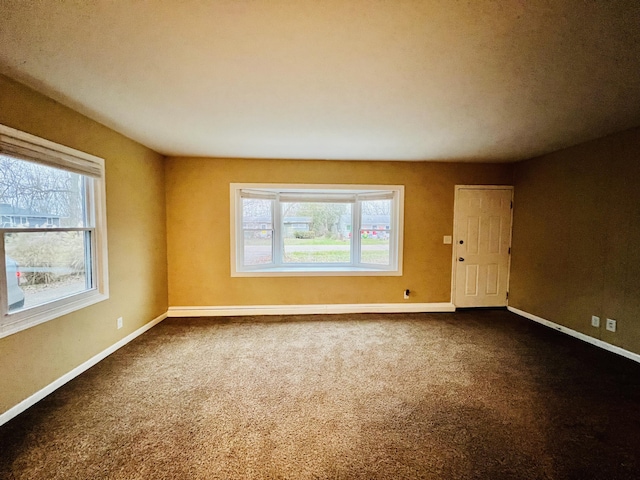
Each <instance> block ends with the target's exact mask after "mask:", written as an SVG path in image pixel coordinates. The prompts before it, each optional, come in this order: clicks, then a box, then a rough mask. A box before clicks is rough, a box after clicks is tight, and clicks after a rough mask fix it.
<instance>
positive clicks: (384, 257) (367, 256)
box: [360, 230, 391, 265]
mask: <svg viewBox="0 0 640 480" xmlns="http://www.w3.org/2000/svg"><path fill="white" fill-rule="evenodd" d="M389 233H390V232H389V231H388V230H362V231H361V232H360V249H361V255H360V261H361V262H362V263H372V264H375V265H390V262H391V256H390V252H389Z"/></svg>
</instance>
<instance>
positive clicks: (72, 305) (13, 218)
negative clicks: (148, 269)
mask: <svg viewBox="0 0 640 480" xmlns="http://www.w3.org/2000/svg"><path fill="white" fill-rule="evenodd" d="M0 222H1V223H0V250H2V252H0V337H3V336H6V335H10V334H12V333H15V332H18V331H20V330H24V329H25V328H29V327H31V326H33V325H37V324H39V323H42V322H45V321H48V320H51V319H53V318H56V317H59V316H61V315H64V314H67V313H71V312H73V311H75V310H78V309H81V308H84V307H87V306H89V305H92V304H94V303H97V302H99V301H102V300H105V299H106V298H108V274H107V243H106V242H107V231H106V211H105V186H104V160H102V159H101V158H98V157H94V156H93V155H89V154H87V153H84V152H80V151H78V150H74V149H71V148H68V147H65V146H63V145H59V144H56V143H53V142H50V141H48V140H45V139H42V138H39V137H35V136H33V135H30V134H27V133H24V132H21V131H18V130H15V129H12V128H9V127H6V126H3V125H0Z"/></svg>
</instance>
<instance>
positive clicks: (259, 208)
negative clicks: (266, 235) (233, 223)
mask: <svg viewBox="0 0 640 480" xmlns="http://www.w3.org/2000/svg"><path fill="white" fill-rule="evenodd" d="M272 204H273V200H263V199H259V198H243V199H242V228H243V229H245V230H258V229H259V230H273V209H272Z"/></svg>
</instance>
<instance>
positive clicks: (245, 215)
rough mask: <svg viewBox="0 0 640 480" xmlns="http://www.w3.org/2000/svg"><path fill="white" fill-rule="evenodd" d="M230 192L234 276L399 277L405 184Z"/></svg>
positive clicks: (255, 187) (250, 187)
mask: <svg viewBox="0 0 640 480" xmlns="http://www.w3.org/2000/svg"><path fill="white" fill-rule="evenodd" d="M230 193H231V209H232V212H231V219H232V225H231V252H232V255H231V257H232V258H231V274H232V276H298V275H300V276H302V275H308V276H313V275H401V274H402V225H403V207H404V187H403V186H397V185H357V186H352V185H345V186H341V185H273V184H231V187H230ZM257 218H259V219H260V220H261V222H260V223H261V224H260V228H256V222H255V219H257ZM263 227H266V228H263ZM353 232H358V233H356V234H355V235H354V234H353Z"/></svg>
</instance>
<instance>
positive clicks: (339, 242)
mask: <svg viewBox="0 0 640 480" xmlns="http://www.w3.org/2000/svg"><path fill="white" fill-rule="evenodd" d="M351 205H352V204H350V203H328V202H326V203H325V202H296V203H290V202H282V203H281V207H282V226H283V235H282V236H283V242H284V252H283V257H284V258H283V260H284V263H347V264H348V263H350V262H351V233H350V231H351V230H350V228H351Z"/></svg>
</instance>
